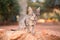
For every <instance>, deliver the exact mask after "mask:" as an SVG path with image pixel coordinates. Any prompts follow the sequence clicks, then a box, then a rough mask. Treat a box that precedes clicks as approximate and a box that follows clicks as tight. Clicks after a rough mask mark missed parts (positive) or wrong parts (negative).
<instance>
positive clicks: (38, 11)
mask: <svg viewBox="0 0 60 40" xmlns="http://www.w3.org/2000/svg"><path fill="white" fill-rule="evenodd" d="M36 14H37V15H40V7H38V8H37V9H36Z"/></svg>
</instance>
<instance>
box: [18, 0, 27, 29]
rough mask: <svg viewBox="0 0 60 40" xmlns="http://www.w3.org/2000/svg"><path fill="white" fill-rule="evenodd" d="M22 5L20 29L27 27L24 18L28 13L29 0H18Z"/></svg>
mask: <svg viewBox="0 0 60 40" xmlns="http://www.w3.org/2000/svg"><path fill="white" fill-rule="evenodd" d="M18 3H19V5H20V13H19V15H20V16H19V30H20V29H23V28H24V27H25V23H24V19H25V16H26V13H27V0H18Z"/></svg>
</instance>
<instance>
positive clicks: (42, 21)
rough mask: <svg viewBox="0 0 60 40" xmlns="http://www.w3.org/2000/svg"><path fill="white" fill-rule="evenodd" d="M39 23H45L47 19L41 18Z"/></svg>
mask: <svg viewBox="0 0 60 40" xmlns="http://www.w3.org/2000/svg"><path fill="white" fill-rule="evenodd" d="M37 22H38V23H45V19H39V20H37Z"/></svg>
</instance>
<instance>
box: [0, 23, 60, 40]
mask: <svg viewBox="0 0 60 40" xmlns="http://www.w3.org/2000/svg"><path fill="white" fill-rule="evenodd" d="M17 28H18V25H10V26H0V29H6V30H11V29H17ZM35 30H36V33H35V36H36V38H37V39H38V40H60V24H55V23H44V24H41V23H40V24H38V23H37V25H36V27H35ZM28 35H31V34H28ZM29 37H30V36H29Z"/></svg>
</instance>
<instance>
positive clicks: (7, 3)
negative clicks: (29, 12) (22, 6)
mask: <svg viewBox="0 0 60 40" xmlns="http://www.w3.org/2000/svg"><path fill="white" fill-rule="evenodd" d="M17 14H19V4H18V2H17V0H0V15H2V16H3V17H4V18H5V19H6V20H7V19H8V18H9V17H11V16H14V15H17Z"/></svg>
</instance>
